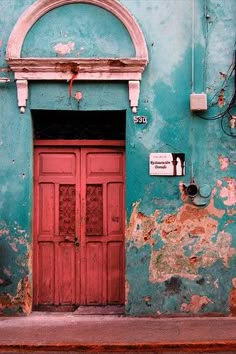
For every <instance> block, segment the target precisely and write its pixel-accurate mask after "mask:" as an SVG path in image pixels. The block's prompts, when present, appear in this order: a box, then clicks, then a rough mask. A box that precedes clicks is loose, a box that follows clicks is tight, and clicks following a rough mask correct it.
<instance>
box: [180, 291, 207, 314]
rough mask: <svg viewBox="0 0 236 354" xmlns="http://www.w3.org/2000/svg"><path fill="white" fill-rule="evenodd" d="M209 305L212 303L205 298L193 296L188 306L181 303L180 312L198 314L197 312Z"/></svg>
mask: <svg viewBox="0 0 236 354" xmlns="http://www.w3.org/2000/svg"><path fill="white" fill-rule="evenodd" d="M209 303H210V304H212V303H213V301H212V300H210V299H209V298H208V297H207V296H199V295H193V296H192V297H191V299H190V302H189V303H188V304H187V303H183V304H182V305H181V311H183V312H192V313H198V312H199V310H201V309H202V308H203V307H204V306H206V305H207V304H209Z"/></svg>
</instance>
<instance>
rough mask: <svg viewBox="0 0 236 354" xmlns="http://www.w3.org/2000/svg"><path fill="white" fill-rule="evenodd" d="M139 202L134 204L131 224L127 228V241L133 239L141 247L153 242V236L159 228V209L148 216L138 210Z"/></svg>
mask: <svg viewBox="0 0 236 354" xmlns="http://www.w3.org/2000/svg"><path fill="white" fill-rule="evenodd" d="M138 206H139V202H136V203H134V204H133V209H132V213H131V216H130V220H129V225H128V226H127V229H126V241H129V240H130V241H132V242H133V243H134V244H135V246H136V247H138V248H140V247H142V246H143V245H144V244H145V243H149V244H150V245H152V244H153V240H152V236H153V235H154V233H155V231H156V229H157V223H156V218H157V216H158V215H159V211H158V210H156V211H155V213H154V214H153V215H150V216H146V215H144V214H143V213H140V212H139V211H138Z"/></svg>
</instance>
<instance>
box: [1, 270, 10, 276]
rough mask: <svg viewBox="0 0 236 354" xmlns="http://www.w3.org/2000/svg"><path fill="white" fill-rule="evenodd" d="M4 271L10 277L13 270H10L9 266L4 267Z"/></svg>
mask: <svg viewBox="0 0 236 354" xmlns="http://www.w3.org/2000/svg"><path fill="white" fill-rule="evenodd" d="M3 273H4V274H5V275H7V276H8V277H10V276H11V272H10V270H9V269H7V268H4V269H3Z"/></svg>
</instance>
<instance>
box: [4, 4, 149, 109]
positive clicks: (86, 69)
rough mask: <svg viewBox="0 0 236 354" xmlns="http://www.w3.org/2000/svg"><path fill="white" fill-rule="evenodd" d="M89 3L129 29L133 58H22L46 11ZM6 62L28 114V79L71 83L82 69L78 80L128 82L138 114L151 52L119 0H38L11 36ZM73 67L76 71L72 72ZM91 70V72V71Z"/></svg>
mask: <svg viewBox="0 0 236 354" xmlns="http://www.w3.org/2000/svg"><path fill="white" fill-rule="evenodd" d="M74 3H87V4H91V5H95V6H99V7H101V8H103V9H105V10H107V11H108V12H110V13H111V14H113V15H114V16H115V17H116V18H117V19H118V20H120V22H121V23H122V24H123V25H124V27H125V28H126V29H127V31H128V33H129V35H130V38H131V40H132V43H133V46H134V49H135V57H134V58H119V59H117V58H106V59H104V58H96V59H95V58H94V59H93V58H88V59H86V58H83V59H80V58H64V59H60V60H58V59H55V58H35V57H34V58H28V57H27V58H22V57H21V50H22V46H23V43H24V39H25V37H26V35H27V33H28V32H29V30H30V29H31V27H32V26H33V25H34V24H35V23H36V21H37V20H38V19H40V18H41V17H42V16H43V15H45V14H46V13H47V12H49V11H51V10H53V9H55V8H57V7H60V6H63V5H68V4H74ZM6 61H7V62H8V64H9V66H10V68H11V70H12V71H13V72H14V74H15V79H16V85H17V97H18V106H19V107H20V110H21V112H22V113H23V112H24V111H25V107H26V101H27V98H28V80H64V79H66V80H68V76H69V75H71V72H73V73H74V72H75V69H76V68H79V70H78V71H79V72H80V73H79V77H75V78H74V79H77V80H126V81H128V87H129V99H130V106H131V108H132V111H133V112H136V110H137V106H138V99H139V91H140V87H139V86H140V80H141V75H142V72H143V70H144V68H145V66H146V65H147V62H148V51H147V46H146V42H145V38H144V36H143V33H142V31H141V29H140V27H139V25H138V23H137V22H136V20H135V19H134V17H133V16H132V15H131V13H130V12H129V11H128V10H127V9H126V8H125V7H124V6H123V5H122V4H121V3H120V2H119V1H118V0H37V1H36V2H35V3H34V4H33V5H31V6H30V7H29V8H28V9H26V10H25V12H24V13H23V14H22V15H21V16H20V17H19V19H18V21H17V22H16V24H15V26H14V27H13V30H12V32H11V34H10V37H9V40H8V43H7V48H6ZM72 68H73V69H72ZM91 68H92V69H91Z"/></svg>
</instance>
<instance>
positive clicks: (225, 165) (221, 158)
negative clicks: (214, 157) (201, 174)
mask: <svg viewBox="0 0 236 354" xmlns="http://www.w3.org/2000/svg"><path fill="white" fill-rule="evenodd" d="M218 161H219V164H220V169H221V170H222V171H226V170H227V168H228V167H229V163H230V159H229V158H228V157H224V156H221V155H219V156H218Z"/></svg>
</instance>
